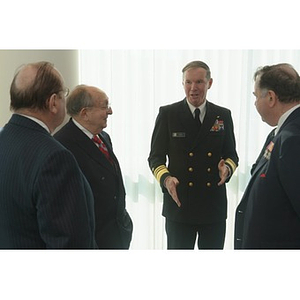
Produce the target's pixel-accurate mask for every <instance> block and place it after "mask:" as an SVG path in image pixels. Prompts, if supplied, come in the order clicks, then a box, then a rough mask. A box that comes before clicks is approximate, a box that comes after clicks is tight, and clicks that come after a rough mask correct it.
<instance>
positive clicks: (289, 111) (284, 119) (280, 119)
mask: <svg viewBox="0 0 300 300" xmlns="http://www.w3.org/2000/svg"><path fill="white" fill-rule="evenodd" d="M298 107H300V104H298V105H295V106H293V107H292V108H291V109H289V110H288V111H286V112H285V113H284V114H283V115H282V116H281V117H280V118H279V121H278V125H277V128H276V129H275V135H276V134H277V133H278V131H279V129H280V128H281V126H282V124H283V123H284V122H285V121H286V119H287V118H288V117H289V115H290V114H291V113H292V112H293V111H294V110H296V109H297V108H298Z"/></svg>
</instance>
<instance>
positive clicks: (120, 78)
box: [79, 50, 300, 249]
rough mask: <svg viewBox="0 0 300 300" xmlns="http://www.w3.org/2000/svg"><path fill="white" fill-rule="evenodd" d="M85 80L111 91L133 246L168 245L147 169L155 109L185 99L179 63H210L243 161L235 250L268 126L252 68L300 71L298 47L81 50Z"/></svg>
mask: <svg viewBox="0 0 300 300" xmlns="http://www.w3.org/2000/svg"><path fill="white" fill-rule="evenodd" d="M79 53H80V54H79V65H80V67H79V69H80V82H81V83H83V84H88V85H94V86H97V87H99V88H101V89H102V90H104V91H105V92H106V94H107V95H108V97H109V98H110V102H111V104H112V109H113V115H112V116H110V117H109V120H108V127H107V128H106V131H107V132H108V133H109V134H110V135H111V138H112V141H113V146H114V151H115V153H116V155H117V157H118V159H119V161H120V165H121V168H122V172H123V176H124V181H125V186H126V191H127V209H128V211H129V213H130V215H131V216H132V219H133V222H134V233H133V240H132V244H131V249H166V236H165V231H164V221H165V220H164V218H163V217H162V216H161V210H162V193H161V190H160V187H159V185H158V183H157V182H156V181H155V179H154V177H153V175H152V173H151V172H150V170H149V167H148V162H147V158H148V154H149V150H150V140H151V134H152V130H153V127H154V122H155V118H156V115H157V113H158V109H159V107H160V106H161V105H166V104H170V103H173V102H176V101H179V100H182V99H183V98H184V96H185V95H184V91H183V87H182V72H181V70H182V68H183V67H184V66H185V65H186V64H187V63H188V62H190V61H192V60H202V61H204V62H206V63H207V64H208V65H209V66H210V68H211V72H212V77H213V80H214V82H213V85H212V88H211V89H210V90H209V92H208V97H207V98H208V100H209V101H211V102H214V103H216V104H218V105H221V106H225V107H227V108H229V109H230V110H231V112H232V117H233V121H234V126H235V127H234V130H235V137H236V142H237V151H238V154H239V158H240V164H239V167H238V169H237V170H236V172H235V174H234V176H233V177H232V179H231V181H230V182H229V183H228V184H227V195H228V218H227V233H226V240H225V249H233V233H234V215H235V209H236V206H237V204H238V203H239V201H240V199H241V197H242V195H243V191H244V190H245V187H246V185H247V182H248V180H249V178H250V174H249V171H250V168H251V165H252V163H253V162H254V161H255V159H256V157H257V155H258V153H259V151H260V150H261V147H262V145H263V143H264V140H265V138H266V136H267V134H268V133H269V131H270V130H271V128H270V127H269V126H268V125H267V124H265V123H263V122H262V121H261V119H260V116H259V115H258V113H257V112H256V109H255V106H254V96H253V95H252V92H253V74H254V72H255V70H256V69H257V67H259V66H262V65H267V64H275V63H279V62H287V63H290V64H292V65H293V66H294V67H295V68H296V69H297V70H298V71H300V51H299V50H81V51H79Z"/></svg>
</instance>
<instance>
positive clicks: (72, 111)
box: [67, 84, 107, 117]
mask: <svg viewBox="0 0 300 300" xmlns="http://www.w3.org/2000/svg"><path fill="white" fill-rule="evenodd" d="M106 99H107V96H106V94H105V92H103V91H102V90H100V89H99V88H97V87H94V86H88V85H84V84H81V85H78V86H76V87H75V89H74V90H73V91H72V92H71V94H70V96H69V97H68V99H67V113H68V114H69V115H70V116H72V117H74V116H76V115H78V114H79V113H80V111H81V110H82V109H83V108H85V107H92V106H94V105H96V104H97V103H96V102H97V101H98V100H99V101H100V102H101V101H103V100H106Z"/></svg>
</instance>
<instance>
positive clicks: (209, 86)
mask: <svg viewBox="0 0 300 300" xmlns="http://www.w3.org/2000/svg"><path fill="white" fill-rule="evenodd" d="M212 84H213V79H212V78H210V79H209V82H208V89H210V88H211V86H212Z"/></svg>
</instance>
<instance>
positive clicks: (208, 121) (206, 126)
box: [193, 101, 219, 147]
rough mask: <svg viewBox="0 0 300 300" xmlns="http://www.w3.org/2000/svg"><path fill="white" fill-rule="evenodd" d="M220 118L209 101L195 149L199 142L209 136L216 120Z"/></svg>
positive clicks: (194, 144)
mask: <svg viewBox="0 0 300 300" xmlns="http://www.w3.org/2000/svg"><path fill="white" fill-rule="evenodd" d="M218 118H219V115H218V113H217V112H216V111H214V109H213V107H212V106H211V104H210V103H209V102H208V101H207V103H206V114H205V117H204V120H203V123H202V126H201V129H200V131H199V132H198V134H197V135H196V138H195V140H194V143H193V147H196V146H197V145H199V141H200V140H202V139H203V138H204V137H205V136H207V135H208V134H209V132H210V130H211V128H212V127H213V125H214V123H215V122H216V120H217V119H218Z"/></svg>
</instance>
